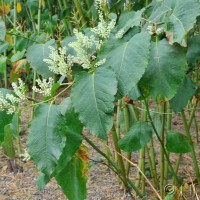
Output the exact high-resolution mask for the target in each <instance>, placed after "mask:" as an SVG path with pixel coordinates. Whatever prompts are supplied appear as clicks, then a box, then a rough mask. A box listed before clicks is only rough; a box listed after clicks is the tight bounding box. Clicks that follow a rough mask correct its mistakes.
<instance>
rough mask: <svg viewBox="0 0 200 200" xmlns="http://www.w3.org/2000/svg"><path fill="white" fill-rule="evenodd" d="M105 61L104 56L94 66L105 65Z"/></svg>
mask: <svg viewBox="0 0 200 200" xmlns="http://www.w3.org/2000/svg"><path fill="white" fill-rule="evenodd" d="M105 62H106V59H105V58H104V59H102V60H99V61H98V62H96V63H95V65H94V66H95V67H99V66H101V65H103V64H104V63H105Z"/></svg>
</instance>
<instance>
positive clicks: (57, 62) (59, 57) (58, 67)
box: [43, 46, 74, 76]
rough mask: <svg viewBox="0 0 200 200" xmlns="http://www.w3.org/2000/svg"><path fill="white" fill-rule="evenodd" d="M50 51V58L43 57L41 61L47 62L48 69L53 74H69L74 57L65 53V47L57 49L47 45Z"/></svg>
mask: <svg viewBox="0 0 200 200" xmlns="http://www.w3.org/2000/svg"><path fill="white" fill-rule="evenodd" d="M49 49H50V50H51V53H50V55H49V58H50V59H44V60H43V61H44V62H46V63H47V64H49V70H51V71H52V72H54V73H55V74H60V75H63V76H67V75H70V74H71V67H72V66H73V64H74V63H73V60H74V57H73V56H72V55H70V54H69V55H68V56H67V53H66V47H63V48H59V49H58V50H57V49H55V48H53V47H51V46H50V47H49Z"/></svg>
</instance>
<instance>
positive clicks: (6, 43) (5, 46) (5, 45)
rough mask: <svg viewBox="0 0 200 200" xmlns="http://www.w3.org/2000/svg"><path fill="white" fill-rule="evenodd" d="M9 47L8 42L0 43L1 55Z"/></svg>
mask: <svg viewBox="0 0 200 200" xmlns="http://www.w3.org/2000/svg"><path fill="white" fill-rule="evenodd" d="M8 46H9V43H8V42H5V41H3V42H1V41H0V53H3V52H4V51H5V50H6V49H7V48H8Z"/></svg>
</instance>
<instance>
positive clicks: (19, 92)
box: [0, 79, 27, 114]
mask: <svg viewBox="0 0 200 200" xmlns="http://www.w3.org/2000/svg"><path fill="white" fill-rule="evenodd" d="M18 82H19V84H16V83H12V87H13V90H14V93H15V95H14V94H9V93H8V94H6V96H5V97H4V96H3V94H2V93H1V92H0V111H4V110H6V111H7V114H12V113H14V112H15V111H16V106H17V104H18V103H19V102H20V101H21V100H26V99H27V98H26V96H25V92H26V88H25V84H24V82H23V81H22V80H21V79H18Z"/></svg>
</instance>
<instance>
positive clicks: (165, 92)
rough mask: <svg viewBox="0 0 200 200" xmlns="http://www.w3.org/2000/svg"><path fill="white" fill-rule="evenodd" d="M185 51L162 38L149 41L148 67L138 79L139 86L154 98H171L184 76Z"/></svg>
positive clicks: (185, 64)
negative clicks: (156, 40)
mask: <svg viewBox="0 0 200 200" xmlns="http://www.w3.org/2000/svg"><path fill="white" fill-rule="evenodd" d="M186 66H187V62H186V56H185V51H184V49H182V48H181V47H179V46H178V45H173V46H171V45H169V44H168V42H167V40H165V39H163V40H161V41H159V42H157V43H155V42H152V43H151V52H150V60H149V65H148V68H147V70H146V72H145V74H144V76H143V77H142V79H141V81H140V86H141V88H142V89H143V90H144V91H145V92H146V93H147V94H150V95H152V96H153V98H154V99H156V98H158V99H165V98H168V99H171V98H172V97H173V96H174V95H175V93H176V91H177V89H178V88H179V87H180V84H181V82H182V81H183V79H184V77H185V70H186Z"/></svg>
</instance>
